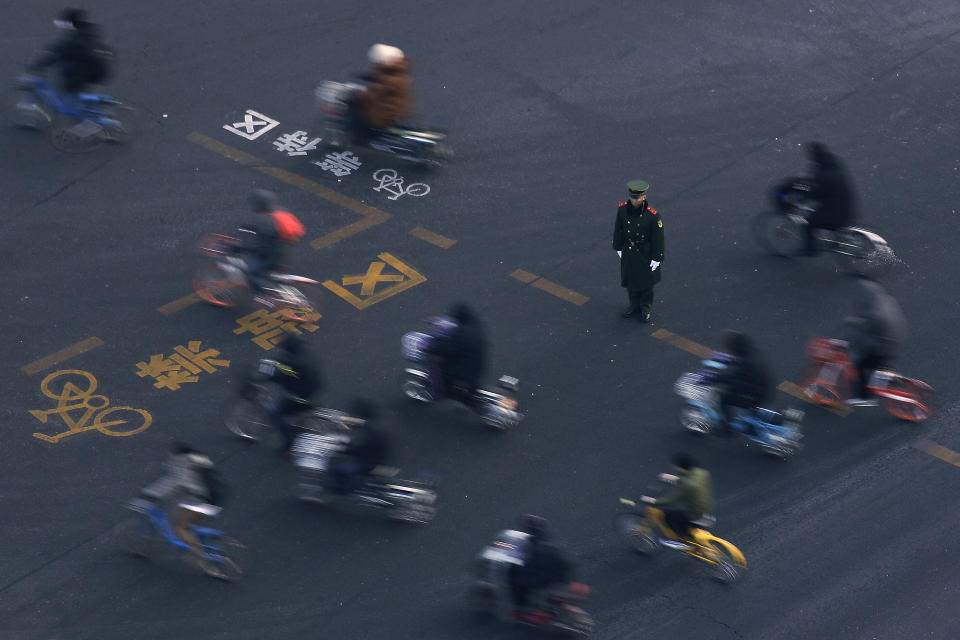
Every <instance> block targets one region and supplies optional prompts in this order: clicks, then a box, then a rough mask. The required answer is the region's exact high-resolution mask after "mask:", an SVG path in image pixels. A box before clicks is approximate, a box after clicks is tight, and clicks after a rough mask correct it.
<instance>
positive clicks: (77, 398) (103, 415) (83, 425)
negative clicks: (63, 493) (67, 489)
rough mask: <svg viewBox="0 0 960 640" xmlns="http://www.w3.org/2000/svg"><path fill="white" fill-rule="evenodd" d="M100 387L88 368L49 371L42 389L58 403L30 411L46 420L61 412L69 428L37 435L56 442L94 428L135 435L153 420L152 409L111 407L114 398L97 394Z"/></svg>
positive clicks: (61, 416)
mask: <svg viewBox="0 0 960 640" xmlns="http://www.w3.org/2000/svg"><path fill="white" fill-rule="evenodd" d="M96 390H97V379H96V378H95V377H94V376H93V374H91V373H90V372H88V371H79V370H76V369H65V370H63V371H54V372H53V373H51V374H50V375H48V376H47V377H46V378H44V379H43V382H41V383H40V391H41V392H43V395H45V396H47V397H48V398H52V399H54V400H56V401H57V406H56V407H54V408H53V409H32V410H31V411H30V415H32V416H33V417H34V418H36V419H37V420H39V421H40V422H42V423H44V424H46V422H47V421H48V420H49V418H50V416H51V415H57V416H60V419H61V420H62V421H63V423H64V424H65V425H66V426H67V430H66V431H63V432H61V433H58V434H56V435H52V436H51V435H47V434H45V433H34V434H33V436H34V437H35V438H39V439H41V440H45V441H46V442H53V443H57V442H59V441H60V440H61V439H62V438H65V437H67V436H72V435H74V434H76V433H83V432H84V431H91V430H96V431H99V432H100V433H102V434H104V435H107V436H132V435H134V434H136V433H140V432H141V431H143V430H144V429H146V428H147V427H149V426H150V424H151V423H152V422H153V417H152V416H151V415H150V413H148V412H147V411H144V410H143V409H134V408H133V407H110V408H109V409H108V408H107V407H108V406H109V405H110V400H108V399H107V397H106V396H104V395H99V394H97V395H94V393H93V392H94V391H96ZM78 412H79V413H78ZM108 416H110V419H108Z"/></svg>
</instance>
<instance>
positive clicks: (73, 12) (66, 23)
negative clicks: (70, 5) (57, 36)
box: [53, 9, 87, 29]
mask: <svg viewBox="0 0 960 640" xmlns="http://www.w3.org/2000/svg"><path fill="white" fill-rule="evenodd" d="M53 24H55V25H56V26H57V27H59V28H60V29H80V28H81V27H83V26H84V25H86V24H87V12H86V11H84V10H83V9H64V10H63V11H61V12H60V13H59V14H57V18H56V19H55V20H54V21H53Z"/></svg>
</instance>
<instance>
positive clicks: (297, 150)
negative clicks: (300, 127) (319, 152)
mask: <svg viewBox="0 0 960 640" xmlns="http://www.w3.org/2000/svg"><path fill="white" fill-rule="evenodd" d="M318 142H320V138H314V139H313V140H307V132H306V131H295V132H294V133H285V134H283V135H282V136H280V137H279V138H277V139H276V140H274V141H273V146H275V147H276V148H277V151H286V152H287V155H288V156H305V155H307V151H313V150H314V149H316V148H317V143H318Z"/></svg>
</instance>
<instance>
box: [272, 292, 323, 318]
mask: <svg viewBox="0 0 960 640" xmlns="http://www.w3.org/2000/svg"><path fill="white" fill-rule="evenodd" d="M276 291H277V295H276V296H275V297H274V301H275V302H276V304H277V310H278V312H279V313H280V316H281V317H282V318H284V319H286V320H289V321H291V322H316V321H317V320H319V319H320V318H322V317H323V315H322V314H321V313H320V302H321V296H320V291H319V290H318V289H317V288H316V287H315V286H313V285H309V284H306V283H300V284H298V285H297V286H296V287H294V286H291V285H278V286H277V289H276Z"/></svg>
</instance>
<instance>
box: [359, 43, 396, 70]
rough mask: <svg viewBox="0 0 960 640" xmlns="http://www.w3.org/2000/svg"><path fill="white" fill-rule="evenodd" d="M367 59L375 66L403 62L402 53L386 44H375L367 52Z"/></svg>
mask: <svg viewBox="0 0 960 640" xmlns="http://www.w3.org/2000/svg"><path fill="white" fill-rule="evenodd" d="M367 58H369V60H370V62H371V63H372V64H375V65H378V66H379V65H384V64H392V63H394V62H399V61H400V60H403V51H402V50H400V49H399V48H397V47H391V46H390V45H388V44H375V45H373V46H372V47H370V50H369V51H368V52H367Z"/></svg>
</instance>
